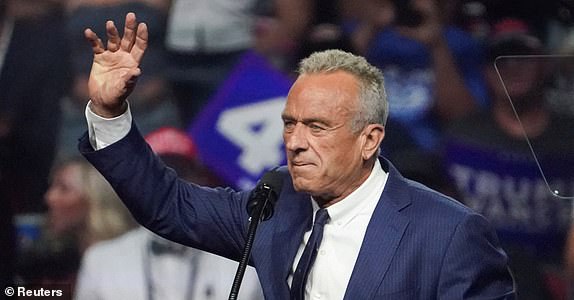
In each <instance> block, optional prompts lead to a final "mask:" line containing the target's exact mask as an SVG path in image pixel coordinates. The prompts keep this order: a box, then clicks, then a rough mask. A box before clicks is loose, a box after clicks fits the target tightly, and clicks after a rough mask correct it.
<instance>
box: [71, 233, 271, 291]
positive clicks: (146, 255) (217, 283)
mask: <svg viewBox="0 0 574 300" xmlns="http://www.w3.org/2000/svg"><path fill="white" fill-rule="evenodd" d="M152 239H161V238H160V237H158V236H156V235H154V234H153V233H151V232H149V231H148V230H147V229H145V228H143V227H142V228H138V229H135V230H132V231H130V232H127V233H126V234H124V235H122V236H120V237H118V238H116V239H113V240H109V241H104V242H100V243H97V244H95V245H94V246H92V247H90V248H88V250H87V251H86V254H85V255H84V257H83V259H82V266H81V268H80V273H79V275H78V282H77V285H76V292H75V296H74V297H75V299H78V300H92V299H93V300H96V299H97V300H114V299H118V300H120V299H122V300H123V299H142V300H145V299H165V300H179V299H181V300H186V299H200V300H209V299H214V300H215V299H227V297H228V296H229V292H230V290H231V285H232V283H233V279H234V276H235V271H236V270H237V262H234V261H231V260H229V259H226V258H223V257H220V256H217V255H214V254H210V253H207V252H203V251H199V250H196V249H192V248H187V247H182V248H183V251H179V252H178V253H164V254H158V253H154V252H153V250H151V247H150V242H151V240H152ZM163 242H165V241H163ZM177 246H181V245H177ZM150 293H151V295H150ZM239 299H263V293H262V290H261V287H260V285H259V281H258V279H257V274H256V272H255V270H254V269H253V268H252V267H249V268H248V269H247V270H246V272H245V277H244V279H243V282H242V285H241V289H240V292H239Z"/></svg>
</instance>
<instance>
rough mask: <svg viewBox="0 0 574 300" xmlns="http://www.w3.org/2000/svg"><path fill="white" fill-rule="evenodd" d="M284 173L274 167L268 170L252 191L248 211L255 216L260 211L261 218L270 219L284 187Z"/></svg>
mask: <svg viewBox="0 0 574 300" xmlns="http://www.w3.org/2000/svg"><path fill="white" fill-rule="evenodd" d="M283 177H284V176H283V175H281V173H280V172H279V171H278V170H277V168H274V169H272V170H270V171H267V172H266V173H265V174H263V177H261V180H259V183H257V186H256V187H255V189H253V191H252V192H251V195H250V197H249V201H248V203H247V207H246V208H247V213H248V214H249V216H251V217H255V216H254V215H255V214H257V213H256V212H257V211H258V212H259V214H260V219H261V220H268V219H269V218H271V217H272V216H273V207H274V205H275V201H276V200H277V197H278V196H279V194H280V193H281V188H282V187H283Z"/></svg>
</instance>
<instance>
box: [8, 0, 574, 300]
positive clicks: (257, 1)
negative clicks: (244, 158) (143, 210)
mask: <svg viewBox="0 0 574 300" xmlns="http://www.w3.org/2000/svg"><path fill="white" fill-rule="evenodd" d="M130 11H131V12H135V13H136V15H137V17H138V20H139V21H143V22H146V23H147V24H148V28H149V30H150V33H149V45H148V51H147V53H146V55H145V56H144V59H143V62H142V70H143V75H142V77H141V78H140V79H139V82H138V88H137V89H136V90H135V91H134V93H132V95H131V97H130V108H131V111H132V113H133V115H134V116H135V120H136V122H137V123H138V127H139V129H140V130H141V131H142V133H143V134H144V135H146V139H147V141H148V143H150V145H151V146H152V148H153V150H154V151H155V152H156V153H157V154H158V155H160V156H161V157H162V158H163V160H164V162H165V163H166V164H167V165H168V166H170V167H172V168H173V169H174V170H175V171H176V172H178V174H180V175H181V176H182V177H184V178H187V179H189V180H191V181H193V182H196V183H199V184H204V185H210V186H215V185H222V184H223V185H225V184H226V183H225V182H223V181H222V180H221V179H220V178H218V177H217V175H216V174H214V173H213V172H211V171H210V170H209V168H208V167H206V166H205V165H204V164H203V162H202V161H201V157H199V156H198V155H197V151H196V149H195V148H194V147H195V145H194V142H193V137H190V136H189V134H187V133H186V132H185V130H186V129H187V128H188V127H189V125H190V124H192V123H193V121H194V120H195V119H196V118H197V117H198V115H200V114H201V112H202V109H203V108H204V107H205V106H206V105H207V104H208V103H209V100H210V98H211V97H212V96H213V94H214V93H215V92H216V91H217V89H218V87H220V85H221V84H222V82H223V81H224V80H225V78H226V76H227V75H228V74H229V73H230V72H231V71H232V70H233V68H234V66H236V64H237V63H238V62H239V61H240V59H241V57H242V55H243V54H245V53H247V52H248V51H255V52H257V53H259V54H260V55H262V56H263V57H265V58H266V59H267V60H268V61H269V62H270V63H271V64H272V65H273V66H274V67H275V68H277V69H278V70H280V71H281V72H284V73H285V74H287V75H288V76H295V75H296V74H294V73H293V70H294V69H295V66H296V64H297V62H298V61H299V60H300V59H301V58H303V57H305V56H307V55H308V54H310V53H312V52H313V51H317V50H323V49H327V48H339V49H343V50H347V51H351V52H354V53H356V54H360V55H363V56H365V57H366V58H367V60H368V61H369V62H371V63H372V64H374V65H376V66H377V67H379V68H381V69H382V70H383V72H384V76H385V87H386V89H387V94H388V98H389V103H390V117H389V122H388V124H387V126H386V127H387V131H386V137H385V140H384V141H383V143H382V149H381V150H382V153H383V154H384V155H385V156H386V157H388V158H389V159H390V160H391V161H392V162H393V163H394V164H395V165H396V166H397V167H398V169H399V170H400V171H401V172H402V173H403V174H404V175H405V176H406V177H409V178H412V179H415V180H418V181H420V182H422V183H424V184H426V185H428V186H430V187H432V188H435V189H438V190H440V191H441V192H443V193H445V194H447V195H450V196H453V197H454V198H455V199H457V200H459V201H461V202H463V203H465V204H466V205H468V206H470V207H471V208H473V209H476V210H477V211H479V212H480V213H482V214H483V215H485V216H486V217H487V219H489V220H490V221H491V223H492V224H493V226H495V228H496V229H497V232H498V234H499V238H500V240H501V242H502V244H503V245H504V247H505V249H506V251H507V252H508V254H509V257H510V265H511V268H512V271H513V274H514V277H515V280H516V283H517V291H518V296H519V298H520V299H568V298H570V299H574V233H571V229H570V228H571V227H572V228H574V226H573V224H574V222H572V221H573V220H574V219H573V216H574V212H573V210H572V199H574V130H573V129H574V100H573V96H574V2H572V1H570V0H551V1H542V0H523V1H515V0H408V1H406V0H338V1H337V0H315V1H313V0H243V1H238V0H0V286H1V287H3V286H5V285H7V284H9V283H20V284H38V283H61V284H66V285H68V286H69V288H70V290H71V291H73V292H74V294H75V295H76V297H77V298H78V299H141V298H146V297H147V298H148V299H153V298H158V299H188V298H189V297H190V295H195V296H194V297H196V298H194V299H222V298H223V297H225V295H226V294H225V293H226V292H227V288H228V287H230V286H231V281H232V279H233V277H232V276H233V274H234V271H235V269H234V268H235V264H233V263H231V262H228V261H223V260H222V259H219V258H216V257H211V256H209V254H206V253H203V252H201V251H199V250H196V249H189V248H182V247H180V245H178V244H174V243H171V242H168V241H166V240H163V239H162V238H161V237H158V236H155V235H153V234H152V233H150V232H148V231H147V230H145V229H144V228H140V227H138V226H137V225H136V222H135V221H134V220H133V219H131V216H130V215H129V213H128V212H127V211H126V210H125V208H124V207H123V205H122V204H121V202H120V201H119V199H117V195H115V193H114V192H113V190H112V189H111V187H110V186H109V184H107V182H106V181H105V179H103V177H101V176H100V175H99V174H98V173H97V171H95V170H94V169H93V168H92V167H90V166H89V165H88V164H87V163H86V162H85V161H84V160H83V158H79V157H78V154H77V150H76V141H77V139H78V138H79V137H80V136H81V135H82V134H83V132H84V131H85V130H86V125H85V119H84V110H85V106H86V103H87V102H88V100H89V99H88V92H87V79H88V76H89V72H90V67H91V61H92V58H91V56H92V52H91V49H90V46H89V44H88V43H87V42H86V41H85V39H84V36H83V32H84V29H85V28H92V30H94V31H95V32H96V33H98V35H99V36H100V37H102V38H105V36H106V35H105V31H104V29H105V26H104V24H105V22H106V21H107V20H113V21H114V22H115V23H116V24H117V25H118V27H120V28H121V27H123V20H124V16H125V14H126V13H127V12H130ZM261 84H265V83H264V82H262V83H261ZM573 232H574V231H573ZM166 251H167V252H169V253H173V254H169V255H171V256H161V254H162V253H164V252H166ZM116 259H118V260H122V261H125V262H126V266H125V267H124V266H123V265H122V267H121V268H118V267H119V266H120V265H118V264H116V263H115V262H114V260H116ZM202 266H203V267H202ZM250 272H251V273H250ZM250 272H248V273H247V274H246V287H245V288H242V292H243V293H245V295H251V296H244V297H246V299H257V298H258V297H261V295H260V289H259V286H258V283H257V279H256V275H255V272H254V271H253V270H250ZM110 274H114V275H110ZM134 274H136V275H135V276H134ZM230 276H231V277H230ZM228 277H230V278H229V280H228V281H227V282H223V283H222V282H221V280H222V278H228ZM102 278H106V279H105V280H103V279H102ZM135 278H137V279H135ZM167 278H171V279H169V280H168V279H167ZM126 286H127V287H130V288H128V289H126V288H125V287H126ZM110 287H113V288H110ZM106 288H108V289H109V290H108V291H107V292H106ZM174 291H176V292H174ZM2 296H3V295H1V296H0V297H2Z"/></svg>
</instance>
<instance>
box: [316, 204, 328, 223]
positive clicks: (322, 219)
mask: <svg viewBox="0 0 574 300" xmlns="http://www.w3.org/2000/svg"><path fill="white" fill-rule="evenodd" d="M328 221H329V212H327V210H326V209H324V208H321V209H319V210H318V211H317V212H316V213H315V224H314V225H313V226H317V225H319V226H323V225H325V223H327V222H328Z"/></svg>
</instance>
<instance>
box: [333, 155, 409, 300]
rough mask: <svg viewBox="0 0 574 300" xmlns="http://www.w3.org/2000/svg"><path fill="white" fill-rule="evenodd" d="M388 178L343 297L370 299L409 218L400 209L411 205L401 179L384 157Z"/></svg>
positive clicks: (383, 274)
mask: <svg viewBox="0 0 574 300" xmlns="http://www.w3.org/2000/svg"><path fill="white" fill-rule="evenodd" d="M381 164H382V165H383V168H385V167H388V168H386V169H388V172H389V177H388V179H387V183H386V185H385V188H384V190H383V193H382V195H381V198H380V199H379V203H378V204H377V206H376V208H375V211H374V212H373V216H372V217H371V220H370V222H369V225H368V227H367V231H366V233H365V238H364V240H363V244H362V245H361V250H360V251H359V256H358V257H357V262H356V263H355V267H354V269H353V273H352V274H351V278H350V280H349V285H348V286H347V291H346V292H345V298H344V299H349V300H351V299H373V298H374V297H375V292H376V291H377V289H378V287H379V286H380V284H381V282H382V281H383V279H384V277H385V275H386V273H387V270H388V269H389V266H390V263H391V261H392V259H393V256H394V255H395V253H396V250H397V248H398V246H399V244H400V242H401V239H402V237H403V235H404V233H405V230H406V229H407V227H408V224H409V219H408V218H406V217H405V216H403V215H402V214H401V213H400V211H401V210H402V209H403V208H405V207H406V206H408V205H409V204H410V198H409V195H408V191H407V190H406V189H404V185H405V183H404V178H403V177H402V176H401V175H400V174H399V173H398V171H397V170H396V169H395V168H394V167H393V166H392V165H391V164H390V163H389V162H388V161H385V160H381Z"/></svg>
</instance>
